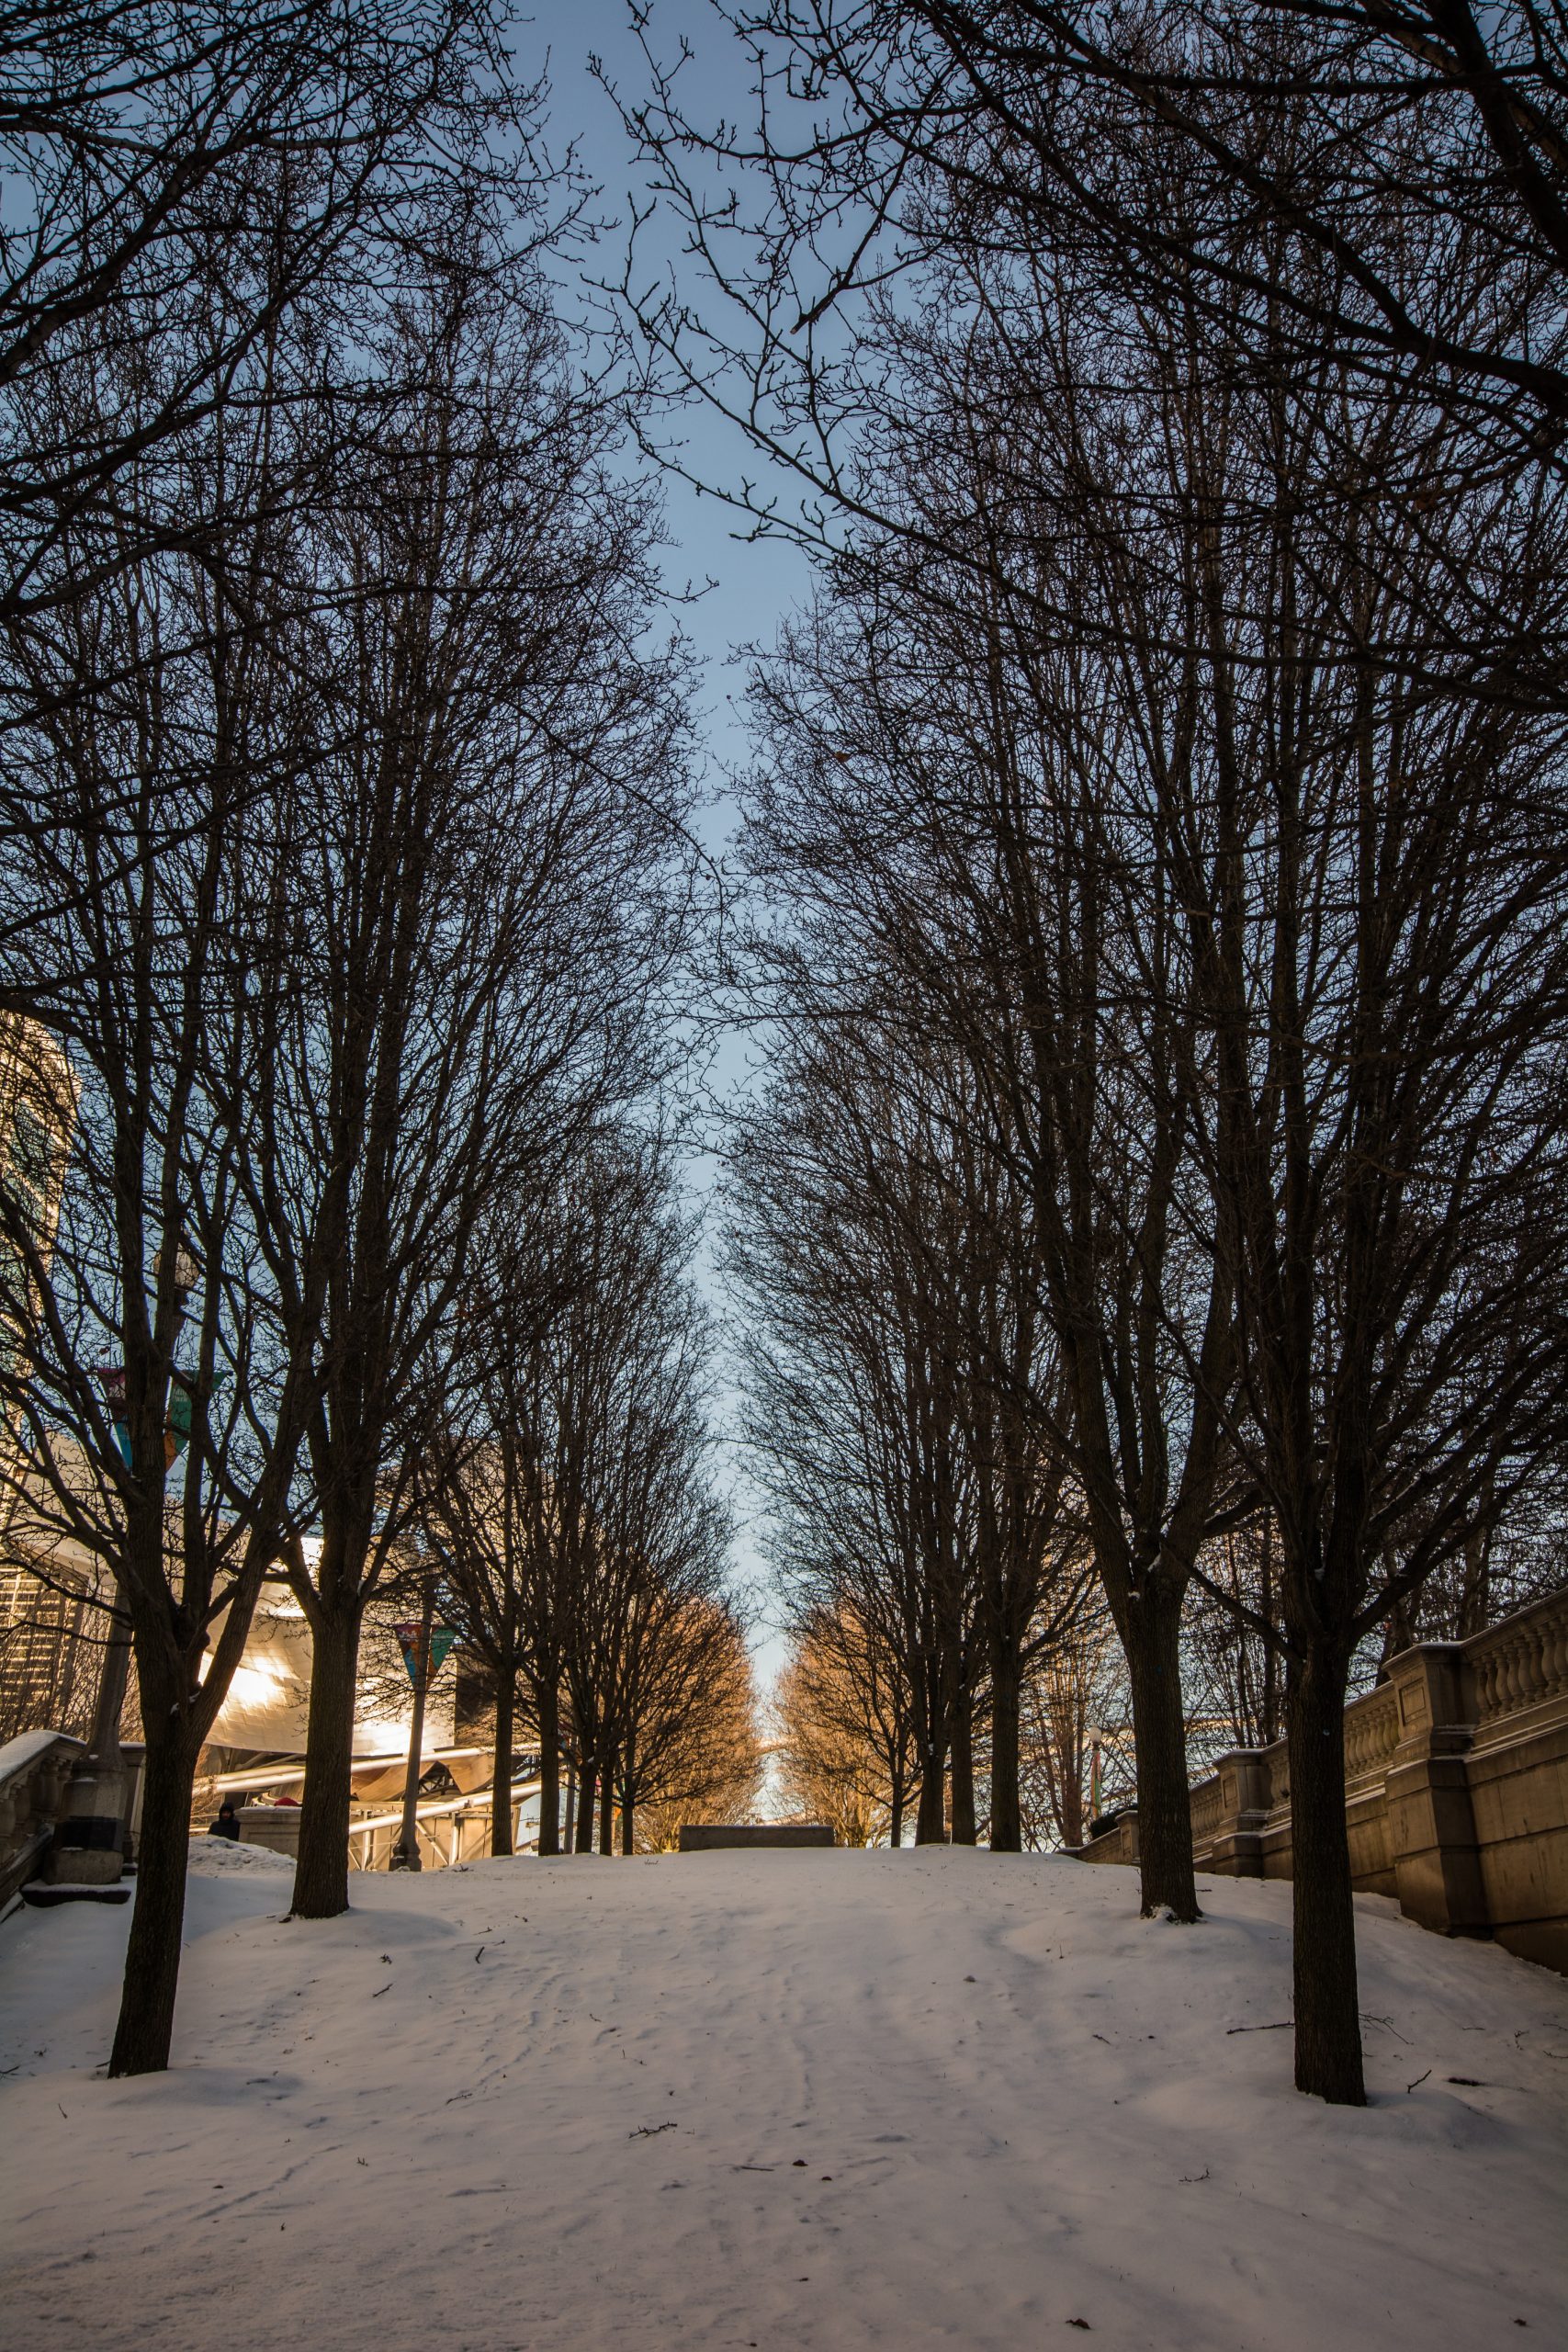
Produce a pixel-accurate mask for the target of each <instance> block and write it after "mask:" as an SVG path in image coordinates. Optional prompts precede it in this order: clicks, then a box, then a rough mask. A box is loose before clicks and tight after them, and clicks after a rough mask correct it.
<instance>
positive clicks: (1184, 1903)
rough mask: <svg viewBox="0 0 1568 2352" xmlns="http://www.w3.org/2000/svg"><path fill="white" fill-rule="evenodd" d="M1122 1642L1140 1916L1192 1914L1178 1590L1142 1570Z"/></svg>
mask: <svg viewBox="0 0 1568 2352" xmlns="http://www.w3.org/2000/svg"><path fill="white" fill-rule="evenodd" d="M1122 1645H1123V1647H1124V1649H1125V1650H1126V1653H1127V1672H1128V1677H1129V1679H1130V1680H1131V1682H1132V1686H1133V1739H1134V1747H1135V1749H1136V1752H1137V1768H1138V1868H1139V1874H1140V1878H1141V1882H1142V1883H1141V1888H1140V1897H1141V1902H1142V1906H1143V1910H1144V1914H1145V1917H1147V1916H1148V1915H1149V1914H1151V1913H1153V1912H1156V1911H1168V1912H1169V1913H1170V1915H1171V1917H1173V1918H1177V1919H1183V1920H1192V1919H1196V1918H1198V1917H1200V1916H1201V1915H1200V1913H1199V1909H1198V1887H1197V1882H1196V1879H1195V1877H1194V1874H1193V1869H1192V1815H1191V1808H1190V1804H1189V1803H1188V1795H1187V1724H1186V1719H1185V1714H1184V1711H1183V1707H1182V1702H1181V1589H1180V1587H1179V1585H1178V1584H1177V1583H1176V1582H1175V1580H1174V1579H1173V1578H1168V1577H1145V1579H1144V1582H1143V1584H1142V1586H1141V1587H1140V1588H1139V1589H1138V1591H1137V1592H1136V1593H1135V1594H1134V1597H1133V1599H1132V1600H1130V1601H1129V1602H1128V1605H1127V1609H1126V1631H1125V1633H1124V1634H1123V1636H1122Z"/></svg>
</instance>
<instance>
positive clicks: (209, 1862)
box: [186, 1830, 294, 1886]
mask: <svg viewBox="0 0 1568 2352" xmlns="http://www.w3.org/2000/svg"><path fill="white" fill-rule="evenodd" d="M253 1871H262V1872H263V1873H264V1874H266V1875H270V1876H271V1877H272V1878H273V1879H274V1880H275V1881H276V1878H277V1875H278V1873H279V1872H280V1871H281V1872H282V1874H283V1876H284V1877H285V1878H287V1880H288V1883H289V1885H290V1886H292V1885H293V1883H294V1864H293V1863H292V1861H291V1860H289V1858H288V1855H287V1854H275V1853H274V1852H273V1850H272V1849H271V1847H270V1846H245V1845H242V1844H241V1842H240V1840H239V1839H238V1838H215V1837H213V1835H212V1834H211V1832H210V1831H209V1830H204V1831H202V1832H201V1833H200V1834H199V1835H198V1836H197V1837H195V1838H192V1839H191V1841H190V1860H189V1862H188V1863H187V1864H186V1877H187V1879H188V1878H190V1877H192V1876H194V1877H197V1878H231V1877H233V1876H234V1875H236V1874H239V1875H242V1876H243V1875H245V1874H246V1873H249V1872H253Z"/></svg>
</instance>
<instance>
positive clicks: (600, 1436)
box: [416, 1132, 761, 1854]
mask: <svg viewBox="0 0 1568 2352" xmlns="http://www.w3.org/2000/svg"><path fill="white" fill-rule="evenodd" d="M692 1238H693V1236H692V1232H691V1228H690V1223H689V1220H688V1219H686V1218H685V1217H683V1216H682V1214H681V1213H680V1210H679V1207H678V1204H677V1201H676V1197H675V1190H674V1178H673V1172H672V1169H671V1162H670V1159H669V1155H668V1153H667V1152H666V1151H665V1150H664V1148H662V1147H661V1146H660V1144H659V1143H658V1142H657V1141H655V1140H650V1139H649V1138H647V1137H646V1136H644V1137H640V1138H639V1137H638V1136H636V1135H634V1134H632V1133H629V1132H622V1133H620V1134H615V1135H605V1136H600V1137H598V1138H596V1139H595V1142H594V1145H593V1147H592V1148H591V1150H590V1151H589V1153H588V1154H587V1155H585V1156H584V1157H583V1158H582V1159H580V1160H579V1161H577V1162H574V1163H573V1164H572V1165H571V1166H570V1169H569V1170H567V1171H566V1173H565V1175H564V1177H563V1179H562V1180H561V1181H560V1182H558V1183H557V1184H555V1185H553V1186H551V1187H549V1188H548V1189H547V1190H545V1191H542V1192H538V1193H533V1194H532V1195H531V1196H530V1197H529V1198H528V1199H527V1200H517V1201H513V1202H508V1203H507V1204H505V1206H504V1210H502V1204H499V1203H492V1204H491V1208H490V1210H489V1212H488V1213H487V1216H486V1218H485V1224H484V1229H483V1233H482V1236H481V1238H480V1243H479V1250H478V1252H477V1263H476V1267H475V1272H474V1275H473V1278H472V1280H471V1282H470V1283H469V1284H468V1289H467V1291H466V1293H465V1295H464V1300H463V1306H462V1315H461V1323H460V1330H459V1351H458V1355H457V1362H456V1363H454V1365H453V1366H452V1367H451V1373H450V1375H449V1377H448V1380H447V1382H446V1385H444V1386H443V1389H442V1390H441V1392H440V1393H438V1394H435V1395H433V1396H432V1397H431V1398H430V1400H429V1403H428V1405H427V1407H426V1409H425V1413H424V1417H423V1423H424V1427H423V1442H422V1444H421V1447H420V1451H419V1456H418V1464H417V1470H416V1477H417V1481H418V1533H419V1539H420V1541H421V1542H422V1544H423V1546H424V1548H425V1550H426V1554H427V1556H428V1557H429V1558H430V1560H431V1561H432V1562H433V1564H434V1577H435V1589H436V1590H437V1592H438V1594H439V1599H440V1605H441V1608H442V1610H443V1612H444V1614H445V1616H446V1621H447V1623H449V1624H451V1625H452V1626H454V1627H455V1628H456V1629H457V1633H458V1634H459V1636H460V1638H461V1641H462V1644H463V1646H464V1649H465V1652H466V1654H467V1656H468V1658H469V1659H470V1661H477V1662H479V1664H480V1665H481V1666H482V1668H484V1670H485V1671H484V1679H485V1681H486V1682H487V1683H488V1685H489V1687H490V1690H491V1693H492V1697H493V1708H494V1714H493V1737H494V1743H495V1777H494V1782H493V1804H492V1827H491V1851H492V1852H493V1853H497V1854H502V1853H510V1852H511V1850H512V1797H511V1784H512V1770H511V1764H512V1758H513V1751H514V1747H516V1745H517V1744H518V1743H519V1739H520V1737H522V1738H525V1739H526V1741H527V1742H528V1744H529V1745H530V1747H533V1748H535V1749H536V1752H537V1755H538V1759H539V1776H540V1799H539V1837H538V1850H539V1852H540V1853H541V1854H558V1853H559V1852H560V1850H561V1792H562V1772H563V1764H564V1765H566V1766H567V1767H569V1768H570V1772H571V1775H572V1780H573V1784H574V1798H573V1818H572V1820H571V1822H570V1825H569V1829H570V1834H571V1836H572V1841H573V1843H574V1844H575V1848H576V1850H577V1851H578V1852H580V1853H582V1852H592V1849H593V1845H594V1840H595V1835H596V1834H597V1838H598V1841H599V1845H600V1849H601V1850H602V1851H603V1852H605V1853H608V1852H610V1850H611V1849H612V1838H613V1836H614V1834H615V1824H616V1820H617V1817H618V1823H619V1837H620V1842H621V1847H622V1850H623V1851H624V1852H626V1853H628V1854H629V1853H631V1852H633V1851H634V1850H636V1849H637V1842H638V1838H639V1836H640V1837H641V1838H642V1839H643V1841H644V1842H645V1843H648V1844H651V1845H653V1846H660V1845H665V1844H668V1843H670V1842H671V1838H672V1833H673V1828H674V1827H676V1826H678V1821H676V1820H675V1817H674V1816H675V1815H677V1814H681V1813H684V1814H685V1815H686V1816H687V1817H690V1815H691V1814H692V1812H693V1811H699V1812H706V1813H708V1814H709V1815H718V1816H719V1817H723V1816H724V1815H726V1814H727V1813H730V1812H744V1811H745V1810H746V1808H747V1806H748V1805H749V1804H750V1801H751V1799H752V1798H753V1797H754V1795H755V1793H756V1791H757V1787H758V1783H759V1781H760V1762H761V1759H760V1755H759V1750H758V1745H757V1737H756V1733H755V1730H754V1728H753V1720H752V1714H753V1711H752V1690H751V1675H750V1659H749V1657H748V1655H747V1650H746V1643H745V1637H744V1632H743V1629H742V1626H741V1624H740V1622H739V1618H738V1617H737V1615H736V1613H735V1611H734V1609H733V1607H732V1606H731V1604H730V1602H729V1600H728V1597H727V1592H726V1576H727V1565H728V1544H729V1534H730V1528H729V1521H728V1515H727V1513H726V1511H725V1510H724V1508H723V1506H722V1504H721V1503H720V1502H719V1500H718V1498H717V1497H716V1493H715V1490H714V1487H713V1484H712V1478H711V1474H710V1471H709V1468H708V1455H709V1451H710V1440H709V1436H708V1429H707V1417H706V1409H705V1408H706V1406H707V1403H708V1397H707V1380H708V1372H707V1356H708V1332H707V1326H706V1318H705V1315H704V1312H703V1309H702V1307H701V1305H700V1303H699V1301H698V1300H697V1299H696V1297H695V1295H694V1293H693V1292H692V1290H691V1289H690V1287H689V1286H688V1284H687V1283H686V1280H685V1277H684V1265H685V1261H686V1257H687V1255H688V1252H689V1250H690V1246H691V1242H692ZM596 1807H597V1814H596Z"/></svg>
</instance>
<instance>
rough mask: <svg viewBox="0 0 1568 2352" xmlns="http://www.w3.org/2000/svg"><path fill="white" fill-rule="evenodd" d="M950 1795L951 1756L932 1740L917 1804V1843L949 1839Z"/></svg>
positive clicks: (927, 1750)
mask: <svg viewBox="0 0 1568 2352" xmlns="http://www.w3.org/2000/svg"><path fill="white" fill-rule="evenodd" d="M946 1795H947V1758H946V1757H945V1756H944V1755H943V1754H942V1750H941V1749H940V1748H939V1747H937V1746H936V1744H935V1742H934V1741H932V1742H931V1743H930V1744H929V1745H928V1747H927V1748H926V1754H925V1760H924V1767H923V1770H921V1773H920V1801H919V1804H918V1805H917V1806H916V1808H915V1843H916V1845H917V1846H941V1845H944V1844H945V1843H946V1841H947V1820H946V1804H945V1802H944V1801H945V1798H946Z"/></svg>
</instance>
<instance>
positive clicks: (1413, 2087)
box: [1404, 2066, 1432, 2097]
mask: <svg viewBox="0 0 1568 2352" xmlns="http://www.w3.org/2000/svg"><path fill="white" fill-rule="evenodd" d="M1431 2072H1432V2069H1431V2068H1430V2066H1428V2067H1427V2072H1426V2074H1425V2075H1416V2080H1415V2081H1414V2082H1413V2083H1406V2084H1405V2086H1404V2089H1405V2094H1406V2096H1407V2097H1408V2095H1409V2093H1410V2092H1411V2091H1418V2090H1419V2089H1420V2087H1421V2086H1422V2084H1423V2083H1424V2082H1427V2080H1428V2079H1429V2078H1430V2075H1431Z"/></svg>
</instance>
